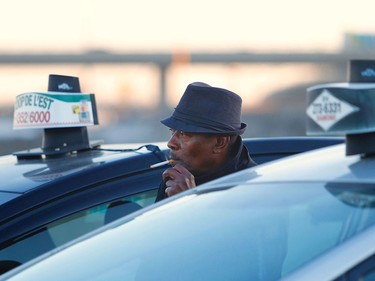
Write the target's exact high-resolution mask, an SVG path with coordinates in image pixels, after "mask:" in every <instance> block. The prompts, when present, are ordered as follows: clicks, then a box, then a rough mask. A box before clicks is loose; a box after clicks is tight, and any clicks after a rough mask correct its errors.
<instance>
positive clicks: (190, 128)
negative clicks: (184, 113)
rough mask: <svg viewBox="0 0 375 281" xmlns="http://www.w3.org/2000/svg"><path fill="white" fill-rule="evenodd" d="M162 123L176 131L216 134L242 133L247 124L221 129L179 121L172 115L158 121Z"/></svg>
mask: <svg viewBox="0 0 375 281" xmlns="http://www.w3.org/2000/svg"><path fill="white" fill-rule="evenodd" d="M160 122H161V123H162V124H163V125H165V126H167V127H168V128H171V129H173V130H176V131H182V132H186V133H200V134H218V135H232V134H233V135H242V134H243V133H244V132H245V130H246V127H247V125H246V124H245V123H241V128H240V129H238V130H221V129H217V128H212V127H211V128H209V127H200V126H196V125H194V124H191V123H187V122H184V121H181V120H179V119H177V118H174V117H173V116H171V117H168V118H165V119H163V120H161V121H160Z"/></svg>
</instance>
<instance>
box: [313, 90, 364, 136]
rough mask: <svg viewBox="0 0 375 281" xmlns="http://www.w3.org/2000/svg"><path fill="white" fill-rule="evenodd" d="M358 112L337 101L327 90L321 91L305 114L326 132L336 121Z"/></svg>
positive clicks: (356, 108)
mask: <svg viewBox="0 0 375 281" xmlns="http://www.w3.org/2000/svg"><path fill="white" fill-rule="evenodd" d="M358 110H359V109H358V107H356V106H353V105H351V104H349V103H347V102H345V101H342V100H339V99H337V98H336V97H334V96H333V95H332V94H331V93H330V92H329V91H328V90H327V89H323V91H322V93H321V94H320V95H319V96H318V97H317V98H316V99H315V100H314V101H313V102H312V103H311V104H310V106H309V107H308V108H307V111H306V112H307V115H308V116H309V117H310V118H311V119H312V120H313V121H315V123H316V124H318V125H319V126H320V127H321V128H322V129H323V130H324V131H327V130H329V129H330V128H331V127H332V126H333V125H335V124H336V123H337V122H338V121H340V120H341V119H343V118H344V117H346V116H347V115H349V114H351V113H353V112H356V111H358Z"/></svg>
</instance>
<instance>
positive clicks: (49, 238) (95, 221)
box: [0, 189, 157, 266]
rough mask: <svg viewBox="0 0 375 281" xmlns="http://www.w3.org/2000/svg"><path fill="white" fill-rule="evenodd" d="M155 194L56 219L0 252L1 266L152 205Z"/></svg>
mask: <svg viewBox="0 0 375 281" xmlns="http://www.w3.org/2000/svg"><path fill="white" fill-rule="evenodd" d="M156 194H157V190H156V189H153V190H151V191H146V192H141V193H137V194H134V195H131V196H126V197H124V198H121V199H120V200H115V201H111V202H108V203H105V204H100V205H97V206H94V207H91V208H88V209H85V210H82V211H79V212H77V213H74V214H71V215H69V216H66V217H64V218H61V219H58V220H56V221H54V222H52V223H49V224H47V225H46V226H44V227H42V228H40V229H38V230H37V231H33V232H32V233H29V234H26V235H24V236H23V237H21V238H19V239H17V241H15V242H14V243H11V244H9V245H7V246H5V247H3V248H2V249H0V263H1V261H3V262H4V261H13V262H17V263H20V264H22V263H24V262H26V261H28V260H30V259H32V258H34V257H36V256H38V255H40V254H42V253H44V252H46V251H48V250H51V249H54V248H56V247H58V246H60V245H62V244H64V243H66V242H68V241H70V240H73V239H75V238H77V237H79V236H81V235H83V234H86V233H88V232H90V231H92V230H94V229H96V228H98V227H100V226H103V225H105V224H107V223H109V222H111V221H113V220H115V219H117V218H119V217H122V216H125V215H127V214H128V213H130V212H133V211H136V210H137V209H140V208H142V207H145V206H148V205H150V204H152V203H154V202H155V198H156ZM0 266H1V264H0Z"/></svg>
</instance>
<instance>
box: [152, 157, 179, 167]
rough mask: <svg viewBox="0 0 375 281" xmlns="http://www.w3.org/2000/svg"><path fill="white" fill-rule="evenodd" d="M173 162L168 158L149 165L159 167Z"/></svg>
mask: <svg viewBox="0 0 375 281" xmlns="http://www.w3.org/2000/svg"><path fill="white" fill-rule="evenodd" d="M173 162H174V160H172V159H169V160H167V161H163V162H160V163H156V164H152V165H151V166H150V168H156V167H160V166H163V165H166V164H173Z"/></svg>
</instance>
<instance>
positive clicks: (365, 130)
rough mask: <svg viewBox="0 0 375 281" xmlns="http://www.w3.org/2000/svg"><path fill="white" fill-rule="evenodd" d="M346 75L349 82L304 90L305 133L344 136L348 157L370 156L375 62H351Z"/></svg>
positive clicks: (374, 122) (374, 120)
mask: <svg viewBox="0 0 375 281" xmlns="http://www.w3.org/2000/svg"><path fill="white" fill-rule="evenodd" d="M348 74H349V75H348V77H349V82H346V83H331V84H321V85H316V86H313V87H310V88H308V89H307V109H306V114H307V116H308V118H307V134H309V135H318V134H320V135H321V134H324V135H346V143H347V149H346V153H347V155H352V154H373V153H375V141H373V140H374V138H375V118H374V112H375V61H364V60H354V61H350V65H349V73H348ZM369 139H371V141H369Z"/></svg>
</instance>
